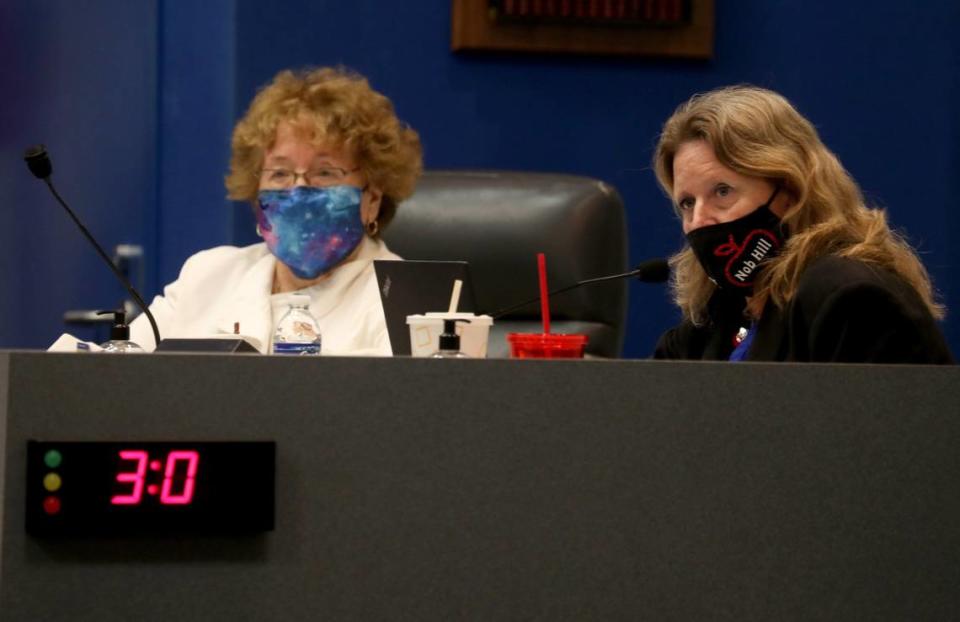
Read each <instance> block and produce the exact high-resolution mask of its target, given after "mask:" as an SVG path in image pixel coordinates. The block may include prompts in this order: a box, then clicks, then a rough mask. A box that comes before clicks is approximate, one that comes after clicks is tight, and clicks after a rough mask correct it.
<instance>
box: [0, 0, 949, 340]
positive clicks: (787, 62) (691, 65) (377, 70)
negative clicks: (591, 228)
mask: <svg viewBox="0 0 960 622" xmlns="http://www.w3.org/2000/svg"><path fill="white" fill-rule="evenodd" d="M717 4H718V7H717V19H716V33H717V34H716V45H715V56H714V58H713V60H711V61H704V62H697V61H666V60H649V59H643V60H636V59H630V60H624V59H610V58H582V57H544V56H515V55H497V56H486V55H455V54H453V53H451V52H450V8H449V5H450V3H449V2H446V1H435V2H384V1H382V0H379V1H378V0H352V1H351V2H332V1H331V2H317V1H310V2H308V1H306V0H282V1H278V2H273V3H264V2H252V1H248V0H238V1H236V2H232V1H230V0H207V1H205V2H187V1H186V0H154V1H153V2H147V1H138V2H127V1H124V0H111V1H107V0H101V1H100V2H91V3H82V6H81V3H76V2H71V1H69V0H38V1H29V0H11V1H8V2H6V3H3V4H2V5H0V58H2V60H0V66H2V67H3V70H2V74H0V89H2V90H0V93H2V94H3V95H2V97H0V158H2V162H3V165H2V166H0V196H2V199H3V208H4V210H5V213H6V218H5V219H4V222H5V225H6V226H5V227H4V243H3V244H2V245H0V268H2V274H3V277H2V279H0V292H2V293H0V347H31V348H33V347H44V346H46V345H48V344H49V343H50V342H51V341H53V339H55V338H56V336H57V335H58V334H59V333H60V332H62V331H63V325H62V322H61V315H62V313H63V311H64V310H65V309H68V308H94V307H110V306H112V305H114V304H116V301H117V300H119V299H120V297H121V296H122V291H121V290H120V287H119V286H118V285H114V284H113V283H112V281H111V277H110V276H109V275H108V274H106V269H105V267H102V266H100V265H98V261H99V260H98V259H97V258H96V257H95V256H94V254H93V252H92V251H91V250H90V249H89V248H87V246H86V242H85V241H84V240H82V239H81V238H80V236H79V235H78V234H77V232H75V231H74V230H73V225H72V224H71V223H70V222H68V220H67V218H66V216H65V214H63V213H62V211H61V210H60V208H59V207H57V206H56V205H55V204H54V203H53V201H52V199H51V198H49V196H48V195H47V192H46V190H45V188H44V187H43V185H42V184H41V183H40V182H37V181H36V180H34V179H33V178H32V177H30V175H29V174H28V173H27V171H26V169H25V167H24V166H23V164H22V161H21V158H22V150H23V148H24V147H25V146H26V145H28V144H31V143H35V142H45V143H46V144H47V145H48V147H49V150H50V152H51V154H52V156H53V158H54V167H55V171H56V172H55V177H54V179H55V181H56V183H57V186H58V188H59V189H60V191H61V193H62V194H64V195H65V196H66V197H67V198H68V200H69V201H71V202H72V204H73V206H74V208H75V209H76V210H77V211H78V212H79V213H80V214H81V215H82V217H83V218H84V219H85V220H86V221H87V224H88V225H89V226H90V228H91V229H92V230H93V231H94V233H95V234H96V235H97V236H98V237H99V238H100V239H101V241H102V242H103V243H104V245H106V246H110V247H112V246H114V245H116V244H118V243H123V242H127V243H138V244H142V245H143V246H144V247H145V248H146V253H147V264H146V267H147V271H146V273H147V278H146V285H145V289H146V291H145V292H144V294H145V296H146V297H147V298H148V299H149V298H152V296H153V295H154V294H155V293H157V292H158V291H159V289H160V288H161V287H162V285H163V284H164V283H166V282H168V281H170V280H172V279H174V278H175V277H176V274H177V271H178V269H179V267H180V265H181V264H182V262H183V260H184V259H185V258H186V257H187V256H189V255H190V254H191V253H193V252H195V251H197V250H200V249H202V248H206V247H210V246H213V245H217V244H224V243H234V242H236V243H246V242H248V241H252V239H253V237H252V232H251V230H252V221H251V219H250V217H249V214H248V208H247V206H245V205H235V204H232V203H229V202H227V201H226V200H225V199H224V190H223V175H224V173H225V170H226V163H227V159H228V156H229V134H230V130H231V128H232V125H233V123H234V122H235V120H236V119H237V117H238V116H239V115H240V114H242V112H243V110H244V108H245V106H246V105H247V103H248V102H249V100H250V98H251V97H252V96H253V94H254V92H255V91H256V89H257V88H258V87H259V86H260V85H262V84H264V83H265V82H267V81H269V80H270V78H271V77H272V76H273V75H274V74H275V73H276V71H278V70H279V69H281V68H284V67H291V66H304V65H328V64H338V63H342V64H345V65H348V66H350V67H352V68H354V69H356V70H358V71H360V72H361V73H363V74H365V75H366V76H368V77H369V79H370V81H371V83H372V84H373V85H374V87H375V88H377V89H378V90H380V91H382V92H384V93H385V94H387V95H388V96H389V97H390V98H391V99H392V100H393V101H394V103H395V105H396V107H397V110H398V112H399V114H400V116H401V118H403V119H405V120H407V121H408V122H409V123H410V124H411V125H412V126H413V127H415V128H416V129H417V130H418V131H419V132H420V134H421V136H422V139H423V143H424V146H425V158H426V165H427V166H428V167H429V168H451V167H469V168H504V169H520V170H535V171H561V172H569V173H577V174H583V175H590V176H594V177H598V178H601V179H604V180H606V181H608V182H610V183H612V184H613V185H614V186H616V187H617V188H618V189H619V191H620V193H621V194H622V195H623V197H624V200H625V201H626V204H627V210H628V217H629V224H630V256H631V260H632V261H634V262H636V261H639V260H642V259H644V258H646V257H649V256H654V255H665V254H668V253H670V252H671V251H673V250H675V249H676V248H678V247H679V245H680V242H681V236H680V232H679V227H678V225H677V223H676V221H675V220H674V219H673V216H672V215H671V211H670V208H669V204H668V202H667V201H666V200H665V198H664V197H663V196H662V195H661V193H660V191H659V190H658V189H657V187H656V184H655V180H654V176H653V174H652V172H651V171H650V168H649V163H650V158H651V151H652V148H653V145H654V144H655V141H656V136H657V132H658V130H659V127H660V125H661V123H662V122H663V121H664V119H665V118H666V117H667V116H668V115H669V114H670V112H671V111H672V110H673V108H674V107H675V106H676V105H677V104H678V103H680V102H681V101H683V100H684V99H686V98H687V97H689V96H690V95H691V94H693V93H695V92H698V91H703V90H706V89H709V88H712V87H715V86H719V85H724V84H731V83H738V82H751V83H754V84H759V85H762V86H766V87H770V88H773V89H775V90H778V91H780V92H782V93H783V94H785V95H786V96H787V97H788V98H790V99H791V100H792V101H793V102H794V103H795V104H796V105H797V107H798V108H799V109H800V111H801V112H802V113H804V114H805V115H807V116H808V117H809V118H810V119H811V120H812V121H813V122H814V123H815V124H816V125H817V127H818V128H819V130H820V132H821V134H822V137H823V139H824V141H825V142H826V143H827V144H828V145H829V146H830V147H831V148H832V149H833V150H834V151H835V152H836V153H837V154H838V155H839V157H840V159H841V160H842V161H843V162H844V164H845V165H846V166H847V168H848V169H849V170H850V171H851V173H853V175H854V176H855V177H856V178H857V180H858V181H859V182H860V184H861V185H862V187H863V189H864V191H865V192H866V193H867V195H868V197H870V198H871V199H872V200H873V201H874V202H875V203H877V204H879V205H881V206H884V207H886V208H887V209H888V211H889V215H890V218H891V220H892V222H893V223H894V224H895V225H896V226H897V227H899V228H901V229H903V230H904V231H905V232H906V233H907V235H908V236H909V238H910V240H911V241H912V242H913V243H914V244H915V245H916V246H917V247H918V248H919V249H920V252H921V254H922V256H923V259H924V261H925V263H926V265H927V267H928V268H929V270H930V271H931V273H932V274H933V277H934V280H935V284H936V286H937V288H938V289H939V290H940V292H941V293H942V297H943V299H944V301H945V302H946V303H947V304H948V306H949V307H950V309H951V311H954V312H955V311H956V310H957V309H960V271H958V270H956V268H957V267H958V266H960V251H958V250H957V248H956V247H955V246H954V245H953V243H952V242H953V241H954V238H956V237H957V235H958V234H960V216H958V213H957V206H956V205H954V203H955V193H954V192H953V190H954V187H955V185H956V181H955V180H956V178H957V176H958V173H960V54H958V49H960V43H958V39H957V37H956V31H957V29H958V28H960V4H958V3H957V2H955V0H929V1H927V2H923V3H906V2H901V1H890V0H883V1H878V0H849V1H847V2H842V3H840V2H832V1H827V0H822V1H821V2H801V1H799V0H793V1H788V0H738V1H737V2H722V1H720V2H718V3H717ZM491 243H492V244H495V243H496V241H495V240H492V241H491ZM531 261H533V258H531ZM533 287H535V284H531V288H533ZM631 287H632V289H631V292H630V295H631V302H630V325H629V328H628V332H627V335H628V338H627V349H626V355H627V356H645V355H646V354H647V353H648V352H649V351H650V349H651V348H652V346H653V343H654V341H655V339H656V336H657V335H658V334H659V333H660V332H661V331H662V330H663V329H664V328H665V327H666V326H667V325H668V324H670V323H672V322H673V321H674V320H675V319H676V312H675V310H674V309H673V308H672V307H671V306H670V304H669V302H668V300H667V296H666V293H665V290H663V289H662V288H657V287H653V286H644V285H639V284H636V285H633V286H631ZM945 329H946V331H947V333H948V337H949V339H950V341H951V344H952V346H953V348H954V350H955V351H960V321H958V320H957V319H956V318H955V317H954V316H953V314H951V315H950V316H949V318H948V320H947V322H946V324H945Z"/></svg>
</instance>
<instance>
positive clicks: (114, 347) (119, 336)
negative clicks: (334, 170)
mask: <svg viewBox="0 0 960 622" xmlns="http://www.w3.org/2000/svg"><path fill="white" fill-rule="evenodd" d="M108 313H112V314H113V326H111V327H110V341H107V342H105V343H104V344H103V345H102V346H100V347H102V348H103V351H104V352H107V353H109V354H130V353H134V352H143V348H141V347H140V346H138V345H137V344H135V343H134V342H132V341H130V327H129V326H127V322H126V313H125V312H124V310H123V309H112V310H107V311H97V315H106V314H108Z"/></svg>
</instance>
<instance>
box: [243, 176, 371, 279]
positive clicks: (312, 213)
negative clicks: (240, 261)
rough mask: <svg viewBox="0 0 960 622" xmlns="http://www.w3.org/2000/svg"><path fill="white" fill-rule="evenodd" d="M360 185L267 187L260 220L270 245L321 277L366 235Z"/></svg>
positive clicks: (294, 266) (297, 268) (305, 274)
mask: <svg viewBox="0 0 960 622" xmlns="http://www.w3.org/2000/svg"><path fill="white" fill-rule="evenodd" d="M362 196H363V191H361V190H360V188H356V187H354V186H329V187H325V188H312V187H309V186H296V187H294V188H287V189H284V190H261V191H260V195H259V200H260V213H259V215H258V217H257V224H258V225H259V227H260V235H261V236H263V240H264V241H265V242H266V243H267V248H269V249H270V252H271V253H273V255H274V256H275V257H276V258H277V259H279V260H280V261H282V262H283V263H284V264H286V265H287V267H289V268H290V270H292V271H293V273H294V274H296V275H297V276H298V277H300V278H301V279H315V278H317V277H318V276H320V275H321V274H323V273H324V272H327V271H328V270H330V268H332V267H334V266H336V265H337V264H338V263H340V262H341V261H343V260H344V259H345V258H346V257H347V256H348V255H349V254H350V253H352V252H353V250H354V249H355V248H357V245H358V244H360V241H361V240H362V239H363V234H364V230H363V222H362V221H361V219H360V199H361V197H362Z"/></svg>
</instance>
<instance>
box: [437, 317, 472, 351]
mask: <svg viewBox="0 0 960 622" xmlns="http://www.w3.org/2000/svg"><path fill="white" fill-rule="evenodd" d="M457 322H468V323H469V322H470V320H463V319H444V320H443V333H442V334H441V335H440V349H439V350H437V351H436V352H434V353H433V354H431V355H430V358H433V359H468V358H470V357H469V356H467V355H466V354H464V353H463V352H461V351H460V335H458V334H457Z"/></svg>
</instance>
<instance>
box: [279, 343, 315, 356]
mask: <svg viewBox="0 0 960 622" xmlns="http://www.w3.org/2000/svg"><path fill="white" fill-rule="evenodd" d="M273 353H274V354H292V355H294V356H306V355H313V354H320V344H319V343H288V342H284V341H279V342H276V343H274V344H273Z"/></svg>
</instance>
